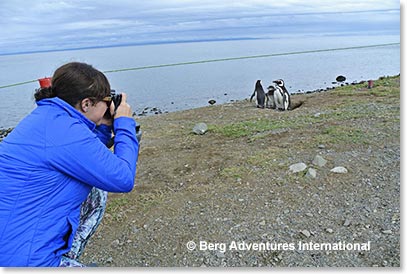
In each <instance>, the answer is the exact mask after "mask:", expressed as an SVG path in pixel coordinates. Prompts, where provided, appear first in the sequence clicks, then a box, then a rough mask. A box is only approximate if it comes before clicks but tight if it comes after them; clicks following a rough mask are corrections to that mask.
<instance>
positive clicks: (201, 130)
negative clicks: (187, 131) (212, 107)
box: [192, 123, 208, 135]
mask: <svg viewBox="0 0 407 274" xmlns="http://www.w3.org/2000/svg"><path fill="white" fill-rule="evenodd" d="M207 131H208V126H207V125H206V124H205V123H198V124H196V125H195V126H194V128H193V129H192V132H193V133H195V134H198V135H203V134H205V133H206V132H207Z"/></svg>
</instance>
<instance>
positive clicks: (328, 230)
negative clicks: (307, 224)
mask: <svg viewBox="0 0 407 274" xmlns="http://www.w3.org/2000/svg"><path fill="white" fill-rule="evenodd" d="M325 231H326V232H328V233H334V231H333V230H332V229H331V228H327V229H326V230H325Z"/></svg>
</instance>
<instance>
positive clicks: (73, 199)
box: [0, 98, 139, 267]
mask: <svg viewBox="0 0 407 274" xmlns="http://www.w3.org/2000/svg"><path fill="white" fill-rule="evenodd" d="M37 104H38V107H37V108H36V109H34V110H33V112H32V113H31V114H29V115H28V116H27V117H26V118H24V119H23V120H22V121H21V122H20V123H19V125H18V126H17V127H16V128H15V129H14V130H13V131H12V132H11V133H10V134H9V136H7V137H6V138H5V139H4V140H3V142H0V266H3V267H4V266H58V265H59V263H60V260H61V256H62V255H63V254H64V253H66V252H68V251H69V250H70V249H71V245H72V240H73V237H74V235H75V232H76V229H77V227H78V223H79V214H80V207H81V203H82V202H83V201H84V200H85V199H86V197H87V195H88V194H89V191H90V189H91V188H92V187H97V188H100V189H103V190H105V191H109V192H129V191H131V190H132V188H133V186H134V178H135V173H136V163H137V158H138V148H139V145H138V142H137V139H136V132H135V121H134V119H132V118H128V117H120V118H117V119H115V120H114V124H113V126H114V131H115V149H114V154H113V153H112V152H111V151H110V150H109V149H108V148H106V146H105V144H104V143H106V142H107V141H108V140H109V138H110V128H109V127H107V126H99V127H96V125H95V124H94V123H93V122H92V121H90V120H88V119H87V118H86V117H85V116H83V115H82V114H81V113H80V112H79V111H77V110H76V109H75V108H73V107H72V106H70V105H69V104H68V103H66V102H65V101H63V100H61V99H59V98H51V99H43V100H41V101H39V102H38V103H37Z"/></svg>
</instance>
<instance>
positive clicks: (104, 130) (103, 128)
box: [94, 125, 112, 145]
mask: <svg viewBox="0 0 407 274" xmlns="http://www.w3.org/2000/svg"><path fill="white" fill-rule="evenodd" d="M94 132H95V134H96V136H97V137H98V138H99V140H100V141H101V142H102V143H103V144H104V145H106V144H107V143H108V142H109V141H110V138H111V137H112V127H111V126H107V125H100V126H97V127H96V129H95V131H94Z"/></svg>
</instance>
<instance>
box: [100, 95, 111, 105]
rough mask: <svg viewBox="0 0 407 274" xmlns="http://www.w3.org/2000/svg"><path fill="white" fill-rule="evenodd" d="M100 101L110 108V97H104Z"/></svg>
mask: <svg viewBox="0 0 407 274" xmlns="http://www.w3.org/2000/svg"><path fill="white" fill-rule="evenodd" d="M102 101H104V102H106V105H107V107H110V105H111V104H112V97H110V96H106V97H104V98H103V99H102Z"/></svg>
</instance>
